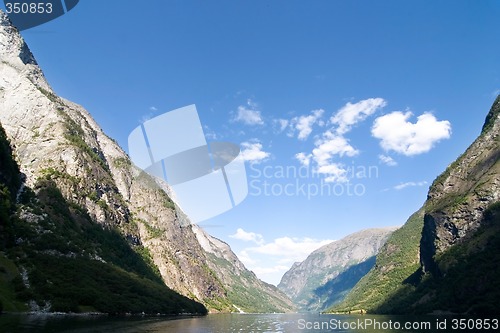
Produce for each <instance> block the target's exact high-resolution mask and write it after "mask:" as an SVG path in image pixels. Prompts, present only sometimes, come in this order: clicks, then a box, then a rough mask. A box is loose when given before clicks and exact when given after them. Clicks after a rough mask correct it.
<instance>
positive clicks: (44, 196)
mask: <svg viewBox="0 0 500 333" xmlns="http://www.w3.org/2000/svg"><path fill="white" fill-rule="evenodd" d="M0 58H1V63H0V73H1V76H0V124H1V125H2V126H3V128H4V129H5V132H6V134H7V138H8V139H9V141H10V143H11V145H12V147H13V152H14V153H15V157H16V161H17V162H18V164H19V166H20V169H21V170H20V172H22V173H23V175H24V176H23V179H24V185H23V187H22V188H23V189H25V190H26V193H28V192H29V196H30V197H31V199H30V200H31V201H30V200H28V201H26V202H20V203H19V204H18V207H17V210H16V212H15V213H14V215H15V220H16V223H17V224H18V225H19V226H21V225H22V226H23V228H24V229H23V230H24V231H23V232H25V233H26V235H28V234H29V235H33V231H34V230H35V229H36V230H38V231H39V233H41V234H42V235H43V237H41V236H40V239H39V238H36V237H35V238H26V237H25V238H23V239H25V240H26V242H27V243H32V244H31V245H30V247H29V249H27V248H26V249H25V248H23V247H22V246H17V245H16V244H14V245H12V244H11V245H12V248H9V251H8V252H9V253H10V254H11V256H12V255H13V254H12V253H13V252H15V251H19V252H20V253H21V252H22V251H25V250H26V251H28V250H29V251H32V252H30V254H29V255H33V256H37V255H39V254H40V253H41V252H40V250H38V248H39V247H43V248H44V250H43V251H44V252H43V255H44V260H45V259H46V260H53V259H55V258H56V257H58V258H59V257H61V256H62V257H64V258H67V260H68V262H67V264H68V265H69V266H71V260H70V259H71V258H73V257H74V256H76V257H78V258H79V257H85V258H90V259H91V260H94V261H96V262H92V263H90V264H89V265H94V266H95V265H101V264H106V263H108V264H110V261H109V260H114V261H115V262H116V263H118V264H117V265H118V266H119V267H120V269H123V268H125V269H126V267H127V265H126V261H127V260H126V258H120V257H118V256H117V255H116V253H113V251H114V250H113V249H114V248H113V247H112V246H111V244H104V243H99V242H97V243H95V244H94V245H93V246H94V248H89V246H90V245H89V244H91V243H92V242H90V241H87V243H85V242H81V241H82V240H81V239H80V236H82V237H83V236H84V237H88V236H85V234H82V235H80V234H78V232H79V230H82V231H85V232H92V233H97V234H96V235H94V236H95V237H101V240H102V241H103V242H106V241H113V242H116V244H115V243H113V244H115V245H117V246H119V247H120V248H121V249H122V250H123V251H125V252H123V253H129V255H130V256H132V257H133V256H135V254H133V253H136V254H137V255H139V256H140V257H141V258H142V259H137V260H136V262H135V263H137V264H138V265H143V264H146V265H147V266H148V267H149V268H148V269H150V270H151V273H148V274H151V279H153V280H154V279H155V277H154V275H157V276H158V277H159V278H160V280H161V281H162V283H164V284H165V285H166V286H167V287H169V288H170V289H172V290H174V291H175V292H177V293H179V294H181V295H183V297H188V298H190V299H192V300H194V301H196V302H200V303H203V304H204V305H205V306H206V307H207V308H208V309H209V310H210V311H211V312H231V311H233V310H234V308H233V306H232V305H231V300H230V298H231V297H229V295H228V292H227V290H226V288H225V286H224V285H223V284H222V283H221V280H220V278H219V277H218V276H217V274H216V273H215V272H214V270H212V269H211V268H210V265H209V264H210V260H209V259H210V258H209V255H208V253H206V252H205V251H204V250H203V248H202V247H201V245H200V243H199V241H198V239H197V237H196V235H195V233H194V232H193V230H192V226H191V225H190V224H189V223H185V222H186V221H185V220H186V217H185V216H179V215H178V214H177V212H176V210H175V203H174V202H173V201H172V200H171V199H170V197H169V196H168V195H167V194H166V192H165V191H164V190H163V187H164V186H167V185H165V184H161V183H160V182H158V180H155V179H153V178H151V177H150V176H148V175H147V174H145V173H144V172H143V171H142V170H140V169H139V168H137V167H135V166H134V165H132V163H131V162H130V159H129V158H128V156H127V154H126V153H125V152H124V151H123V150H122V149H121V148H120V147H119V146H118V144H117V143H116V142H115V141H114V140H112V139H110V138H109V137H108V136H107V135H106V134H105V133H104V132H103V131H102V129H101V128H100V127H99V126H98V124H97V123H96V122H95V121H94V119H93V118H92V116H91V115H90V113H88V112H87V111H86V110H85V109H84V108H83V107H81V106H79V105H78V104H75V103H73V102H70V101H68V100H66V99H64V98H61V97H59V96H57V95H56V94H55V92H54V91H53V90H52V88H51V87H50V85H49V84H48V83H47V81H46V80H45V77H44V75H43V72H42V70H41V69H40V68H39V66H38V64H37V62H36V60H35V58H34V56H33V55H32V54H31V51H30V50H29V47H28V46H27V45H26V43H25V42H24V40H23V39H22V37H21V36H20V35H19V32H18V31H17V29H16V28H15V27H13V26H12V25H11V23H10V21H9V20H8V17H7V16H6V15H5V14H4V13H3V12H2V11H0ZM23 191H24V190H22V191H21V192H22V193H25V192H23ZM22 193H21V194H22ZM22 195H24V196H26V195H25V194H22ZM43 200H45V201H44V206H43V207H39V204H38V202H40V201H43ZM30 205H33V207H31V206H30ZM44 214H46V215H47V214H48V215H47V216H48V218H49V219H47V216H45V215H44ZM54 221H56V222H54ZM50 228H53V229H54V230H52V229H50ZM64 228H69V229H68V230H71V235H72V236H71V237H72V238H71V240H69V239H68V240H67V241H69V242H70V243H75V244H70V245H71V246H69V245H68V244H66V245H65V244H64V243H65V239H64V233H63V232H62V231H63V230H64ZM101 230H102V232H101ZM16 232H20V231H19V230H17V231H16ZM103 232H104V234H103ZM107 232H110V233H111V234H112V235H108V234H106V233H107ZM51 233H53V236H50V237H49V234H51ZM26 235H25V236H26ZM45 235H46V236H45ZM105 235H108V236H109V237H110V238H109V239H108V238H106V237H108V236H105ZM30 237H33V236H30ZM47 237H48V238H50V242H48V243H47V241H46V238H47ZM42 241H45V245H43V244H41V243H40V242H42ZM51 244H52V245H54V246H55V245H57V246H58V250H54V251H53V249H52V248H50V246H49V245H51ZM77 244H79V245H77ZM32 247H33V248H32ZM127 248H128V249H127ZM15 249H17V250H15ZM115 250H116V249H115ZM129 250H132V251H133V252H130V251H129ZM22 255H23V256H27V257H28V261H29V264H30V265H31V266H32V269H28V270H27V271H26V276H28V277H29V276H31V275H33V274H35V275H36V271H37V270H40V269H41V268H44V267H42V266H41V265H42V263H41V262H40V263H37V262H34V261H33V260H31V259H29V255H28V254H27V253H25V254H22ZM106 256H107V257H106ZM105 257H106V258H108V259H106V258H105ZM103 258H104V259H103ZM9 260H14V261H12V262H13V263H15V264H17V265H20V263H19V261H18V259H15V257H12V258H11V259H9ZM65 260H66V259H65ZM141 260H143V261H144V263H140V262H141ZM116 263H115V264H116ZM0 264H1V263H0ZM120 265H121V266H120ZM94 266H92V267H94ZM89 267H90V266H89ZM35 268H36V269H35ZM45 268H47V269H48V268H49V266H47V267H45ZM49 273H50V274H52V275H54V279H55V278H57V275H58V272H57V271H56V270H52V271H50V272H48V271H47V274H49ZM13 274H14V273H13ZM17 274H19V272H18V273H17ZM10 282H12V281H10ZM161 288H163V287H161ZM268 293H269V290H258V291H257V294H259V295H260V296H262V297H267V296H269V294H268ZM39 296H40V297H42V296H43V295H39ZM49 296H50V297H52V298H54V295H52V294H51V295H45V296H44V297H48V298H50V297H49ZM66 296H67V295H62V296H60V298H61V299H62V298H64V301H69V298H68V297H66ZM39 301H40V302H42V300H39ZM246 305H248V304H241V306H242V307H245V306H246ZM270 306H279V307H281V308H283V309H284V310H285V307H283V306H282V304H271V305H270ZM49 308H50V307H49ZM72 308H73V309H76V307H75V306H74V304H73V307H72ZM286 310H288V311H289V310H290V309H286Z"/></svg>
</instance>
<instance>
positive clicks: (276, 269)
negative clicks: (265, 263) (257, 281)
mask: <svg viewBox="0 0 500 333" xmlns="http://www.w3.org/2000/svg"><path fill="white" fill-rule="evenodd" d="M289 269H290V267H289V266H283V265H276V266H273V267H253V268H252V271H253V272H254V273H255V274H256V275H257V276H262V275H269V274H272V273H281V274H285V273H286V271H288V270H289Z"/></svg>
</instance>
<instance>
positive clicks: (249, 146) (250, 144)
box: [240, 140, 271, 163]
mask: <svg viewBox="0 0 500 333" xmlns="http://www.w3.org/2000/svg"><path fill="white" fill-rule="evenodd" d="M241 147H242V150H241V154H240V156H241V157H240V158H242V159H243V160H244V161H247V162H250V163H260V162H263V161H265V160H266V159H268V158H269V157H270V156H271V154H270V153H268V152H266V151H264V150H262V144H261V143H260V142H258V141H257V140H253V141H246V142H242V143H241Z"/></svg>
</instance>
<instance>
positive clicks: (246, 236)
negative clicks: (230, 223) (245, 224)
mask: <svg viewBox="0 0 500 333" xmlns="http://www.w3.org/2000/svg"><path fill="white" fill-rule="evenodd" d="M229 237H231V238H234V239H239V240H242V241H245V242H254V243H256V244H258V245H261V244H263V243H264V238H263V237H262V235H261V234H256V233H255V232H247V231H245V230H243V229H242V228H238V230H236V233H235V234H234V235H230V236H229Z"/></svg>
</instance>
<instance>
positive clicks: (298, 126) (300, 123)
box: [289, 109, 325, 140]
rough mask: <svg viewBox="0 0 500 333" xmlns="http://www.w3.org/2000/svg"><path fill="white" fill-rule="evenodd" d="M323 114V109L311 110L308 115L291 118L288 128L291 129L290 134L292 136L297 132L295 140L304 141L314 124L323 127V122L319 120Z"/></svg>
mask: <svg viewBox="0 0 500 333" xmlns="http://www.w3.org/2000/svg"><path fill="white" fill-rule="evenodd" d="M324 112H325V110H323V109H319V110H313V111H312V112H311V114H310V115H307V116H300V117H294V118H292V120H291V121H290V122H289V126H290V127H291V129H292V132H290V134H291V135H293V133H294V132H295V131H297V132H298V133H299V134H298V135H297V138H298V139H299V140H306V139H307V138H308V137H309V134H311V132H312V130H313V126H314V125H315V124H318V125H319V126H323V125H324V122H323V121H322V120H321V117H322V116H323V113H324Z"/></svg>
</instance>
